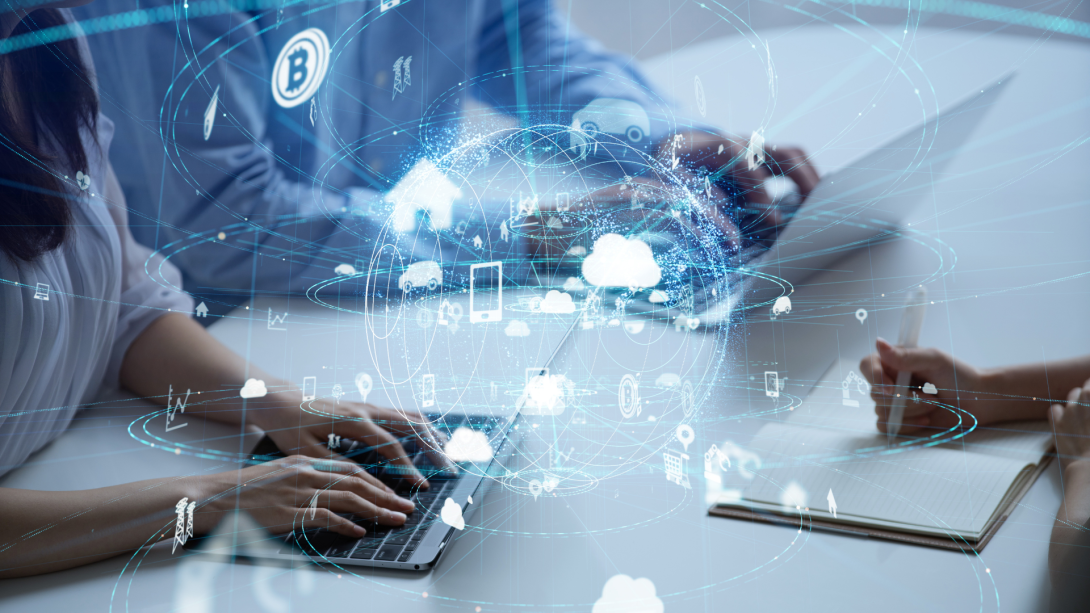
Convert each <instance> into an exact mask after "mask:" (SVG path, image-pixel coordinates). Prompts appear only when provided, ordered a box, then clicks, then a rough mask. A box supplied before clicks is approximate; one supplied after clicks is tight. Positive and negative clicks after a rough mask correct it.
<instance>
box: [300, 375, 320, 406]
mask: <svg viewBox="0 0 1090 613" xmlns="http://www.w3.org/2000/svg"><path fill="white" fill-rule="evenodd" d="M317 397H318V377H303V402H310V401H311V400H314V399H315V398H317Z"/></svg>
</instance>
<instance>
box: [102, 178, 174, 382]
mask: <svg viewBox="0 0 1090 613" xmlns="http://www.w3.org/2000/svg"><path fill="white" fill-rule="evenodd" d="M104 191H105V193H104V196H105V200H106V202H109V203H111V204H113V205H114V206H111V207H110V217H111V218H113V220H114V223H115V224H116V227H117V233H118V238H119V240H120V243H121V298H120V300H119V302H120V308H119V309H118V313H117V330H116V332H115V334H114V342H113V348H112V350H111V351H110V359H109V362H108V364H107V367H106V376H105V379H104V382H105V383H106V385H109V386H115V387H116V386H119V385H120V380H121V364H122V362H123V361H124V360H125V354H126V353H127V352H128V350H129V347H130V346H131V345H132V343H133V341H135V340H136V338H137V337H139V336H140V335H141V334H142V333H143V332H144V330H146V329H147V327H148V326H150V325H151V323H152V322H153V321H155V320H156V319H158V318H160V317H162V316H163V315H165V314H167V313H171V312H178V313H186V314H188V313H192V312H193V299H192V298H191V297H190V296H189V294H186V293H184V292H182V290H181V287H182V275H181V273H180V272H178V269H177V268H176V267H175V266H174V265H173V264H171V263H170V262H168V261H167V260H166V259H165V258H164V257H163V256H162V255H161V254H159V253H156V252H153V251H152V250H151V249H148V248H147V247H145V246H143V245H141V244H139V243H137V242H136V240H135V239H133V236H132V232H131V231H130V230H129V220H128V216H129V214H128V209H127V208H126V207H125V196H124V194H122V192H121V186H120V185H119V184H118V182H117V177H116V176H115V175H114V171H113V167H112V166H110V165H109V164H107V165H106V172H105V190H104Z"/></svg>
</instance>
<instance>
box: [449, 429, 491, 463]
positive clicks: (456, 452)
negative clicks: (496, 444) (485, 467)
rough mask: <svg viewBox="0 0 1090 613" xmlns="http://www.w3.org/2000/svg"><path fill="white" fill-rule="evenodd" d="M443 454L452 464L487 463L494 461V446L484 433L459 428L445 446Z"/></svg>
mask: <svg viewBox="0 0 1090 613" xmlns="http://www.w3.org/2000/svg"><path fill="white" fill-rule="evenodd" d="M443 453H445V454H446V455H447V457H448V458H450V461H452V462H487V461H489V460H491V459H492V446H491V445H489V444H488V435H487V434H485V433H484V432H481V431H480V430H473V429H472V428H458V429H457V430H455V431H454V434H451V435H450V440H449V441H447V444H446V445H444V446H443Z"/></svg>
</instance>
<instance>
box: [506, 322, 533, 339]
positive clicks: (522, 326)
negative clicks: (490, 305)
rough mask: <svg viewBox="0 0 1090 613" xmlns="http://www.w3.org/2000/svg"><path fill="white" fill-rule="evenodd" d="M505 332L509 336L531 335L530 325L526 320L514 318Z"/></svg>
mask: <svg viewBox="0 0 1090 613" xmlns="http://www.w3.org/2000/svg"><path fill="white" fill-rule="evenodd" d="M503 333H504V334H506V335H507V336H530V326H527V325H526V322H525V321H520V320H518V319H512V320H511V323H509V324H507V327H506V328H504V329H503Z"/></svg>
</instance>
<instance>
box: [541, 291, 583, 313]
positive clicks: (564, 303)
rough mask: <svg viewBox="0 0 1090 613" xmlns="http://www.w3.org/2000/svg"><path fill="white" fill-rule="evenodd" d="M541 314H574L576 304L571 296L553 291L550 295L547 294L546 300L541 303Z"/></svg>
mask: <svg viewBox="0 0 1090 613" xmlns="http://www.w3.org/2000/svg"><path fill="white" fill-rule="evenodd" d="M541 312H542V313H574V312H575V302H574V301H572V299H571V294H568V293H565V292H558V291H556V290H555V289H551V290H549V293H548V294H545V299H544V300H542V301H541Z"/></svg>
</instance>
